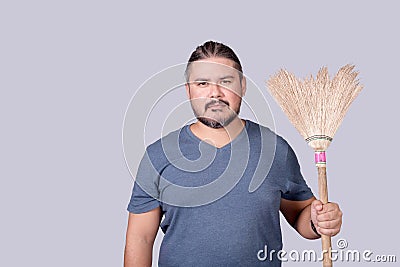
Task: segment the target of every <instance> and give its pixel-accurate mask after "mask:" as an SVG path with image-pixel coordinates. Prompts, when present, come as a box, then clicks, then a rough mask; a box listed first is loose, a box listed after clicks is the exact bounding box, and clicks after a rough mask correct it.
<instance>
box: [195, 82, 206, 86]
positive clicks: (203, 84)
mask: <svg viewBox="0 0 400 267" xmlns="http://www.w3.org/2000/svg"><path fill="white" fill-rule="evenodd" d="M207 85H208V82H198V83H197V86H199V87H206V86H207Z"/></svg>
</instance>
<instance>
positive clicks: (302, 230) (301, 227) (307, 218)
mask: <svg viewBox="0 0 400 267" xmlns="http://www.w3.org/2000/svg"><path fill="white" fill-rule="evenodd" d="M295 229H296V231H297V232H299V234H300V235H302V236H303V237H304V238H307V239H317V238H319V237H320V236H319V235H317V234H316V233H315V232H314V231H313V229H312V228H311V204H310V205H308V206H307V207H305V208H304V209H303V210H302V211H301V213H300V215H299V217H298V218H297V220H296V223H295Z"/></svg>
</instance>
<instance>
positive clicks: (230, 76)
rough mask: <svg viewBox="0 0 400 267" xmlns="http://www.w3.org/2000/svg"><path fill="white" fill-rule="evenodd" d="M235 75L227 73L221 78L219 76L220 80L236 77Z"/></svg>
mask: <svg viewBox="0 0 400 267" xmlns="http://www.w3.org/2000/svg"><path fill="white" fill-rule="evenodd" d="M234 78H235V77H234V76H232V75H226V76H223V77H221V78H219V79H220V80H225V79H234Z"/></svg>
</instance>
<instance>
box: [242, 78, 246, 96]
mask: <svg viewBox="0 0 400 267" xmlns="http://www.w3.org/2000/svg"><path fill="white" fill-rule="evenodd" d="M246 83H247V82H246V78H245V77H244V75H243V77H242V97H243V96H244V95H245V94H246V90H247V84H246Z"/></svg>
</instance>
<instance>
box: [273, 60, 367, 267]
mask: <svg viewBox="0 0 400 267" xmlns="http://www.w3.org/2000/svg"><path fill="white" fill-rule="evenodd" d="M353 69H354V66H352V65H346V66H344V67H342V68H340V70H339V71H338V72H337V74H336V76H335V77H334V78H333V79H332V80H331V79H330V78H329V75H328V69H327V68H326V67H323V68H321V69H320V70H319V72H318V74H317V76H316V79H314V78H313V77H312V76H310V77H309V78H306V79H304V80H303V81H302V80H300V79H297V78H296V77H295V76H294V75H293V74H291V73H289V72H287V71H286V70H283V69H282V70H280V71H279V72H278V73H277V74H276V75H275V76H273V77H271V78H270V79H269V80H268V82H267V85H268V88H269V92H270V93H271V95H272V96H273V97H274V98H275V100H276V101H277V102H278V104H279V105H280V106H281V108H282V110H283V111H284V113H285V114H286V115H287V116H288V118H289V120H290V122H291V123H292V124H293V125H294V126H295V128H296V129H297V130H298V131H299V132H300V134H301V135H302V136H303V137H304V139H305V140H306V142H307V143H308V145H309V146H311V147H312V148H313V149H314V152H315V164H316V166H317V169H318V189H319V190H318V191H319V197H320V200H321V202H322V203H323V204H326V203H328V187H327V178H326V154H325V151H326V150H327V148H328V146H329V144H330V143H331V142H332V138H333V136H334V135H335V133H336V130H337V128H338V127H339V125H340V123H341V122H342V121H343V118H344V116H345V114H346V112H347V110H348V108H349V106H350V104H351V103H352V101H353V100H354V99H355V98H356V96H357V95H358V93H359V92H360V91H361V89H362V87H363V86H362V85H360V84H359V82H358V80H356V78H357V75H358V72H355V71H353ZM321 239H322V249H323V250H322V251H323V266H324V267H327V266H332V258H331V250H332V247H331V237H330V236H327V235H322V236H321Z"/></svg>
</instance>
